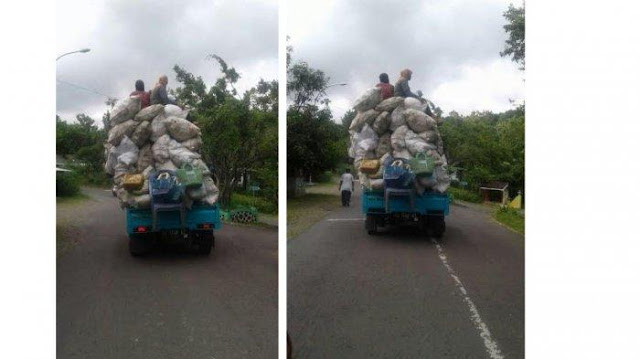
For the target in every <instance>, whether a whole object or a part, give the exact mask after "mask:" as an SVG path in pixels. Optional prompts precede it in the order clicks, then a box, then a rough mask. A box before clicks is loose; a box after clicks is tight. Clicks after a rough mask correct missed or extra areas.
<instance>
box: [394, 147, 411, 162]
mask: <svg viewBox="0 0 640 359" xmlns="http://www.w3.org/2000/svg"><path fill="white" fill-rule="evenodd" d="M411 157H412V156H411V153H409V151H407V150H406V149H405V150H400V151H397V150H393V158H403V159H405V160H410V159H411Z"/></svg>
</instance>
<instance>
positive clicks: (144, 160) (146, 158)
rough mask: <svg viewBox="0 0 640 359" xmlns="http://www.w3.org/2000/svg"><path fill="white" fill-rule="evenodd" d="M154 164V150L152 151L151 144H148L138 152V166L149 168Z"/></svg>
mask: <svg viewBox="0 0 640 359" xmlns="http://www.w3.org/2000/svg"><path fill="white" fill-rule="evenodd" d="M151 165H153V152H151V144H147V145H145V146H143V147H142V148H141V149H140V152H138V168H147V167H149V166H151Z"/></svg>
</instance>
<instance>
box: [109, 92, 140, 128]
mask: <svg viewBox="0 0 640 359" xmlns="http://www.w3.org/2000/svg"><path fill="white" fill-rule="evenodd" d="M138 111H140V97H139V96H131V97H126V98H124V99H122V100H120V101H118V102H116V103H115V105H114V106H113V110H112V111H111V119H110V120H109V123H110V124H111V126H114V125H117V124H119V123H122V122H125V121H127V120H131V119H133V117H134V116H135V115H136V113H138Z"/></svg>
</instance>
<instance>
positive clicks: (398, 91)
mask: <svg viewBox="0 0 640 359" xmlns="http://www.w3.org/2000/svg"><path fill="white" fill-rule="evenodd" d="M411 75H412V72H411V70H409V69H404V70H402V71H401V72H400V78H399V79H398V81H396V87H395V96H400V97H414V98H419V96H418V95H416V94H414V93H413V92H411V89H410V88H409V80H411Z"/></svg>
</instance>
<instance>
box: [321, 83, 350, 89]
mask: <svg viewBox="0 0 640 359" xmlns="http://www.w3.org/2000/svg"><path fill="white" fill-rule="evenodd" d="M332 86H347V84H346V83H344V82H341V83H335V84H331V85H327V86H325V88H326V89H327V88H329V87H332Z"/></svg>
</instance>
